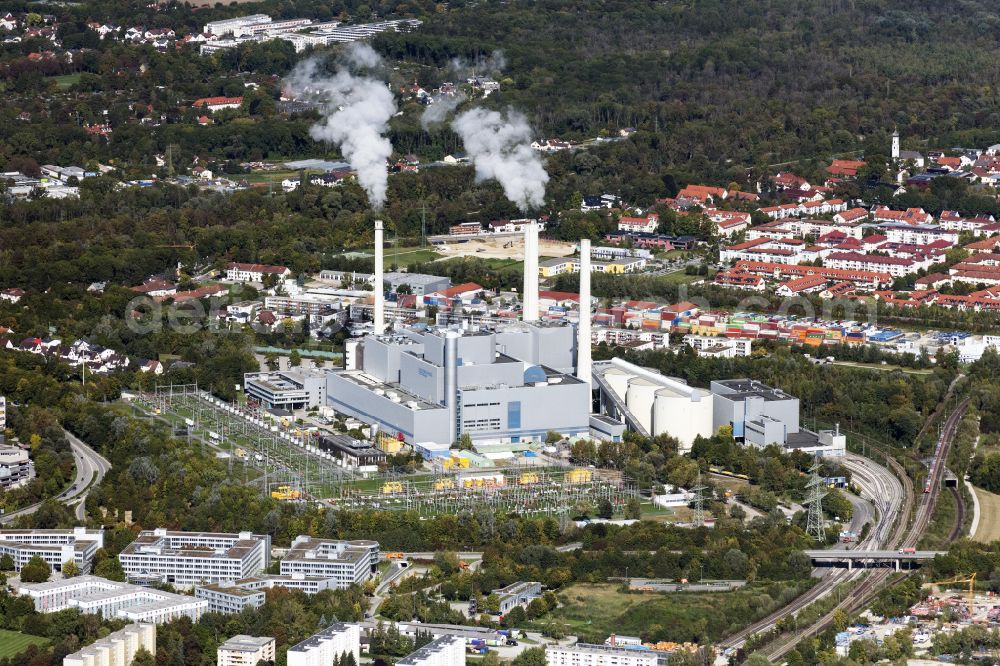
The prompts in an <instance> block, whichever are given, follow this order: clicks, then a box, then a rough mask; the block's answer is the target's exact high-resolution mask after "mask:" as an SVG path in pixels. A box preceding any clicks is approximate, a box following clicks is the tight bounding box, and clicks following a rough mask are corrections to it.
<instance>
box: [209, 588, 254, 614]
mask: <svg viewBox="0 0 1000 666" xmlns="http://www.w3.org/2000/svg"><path fill="white" fill-rule="evenodd" d="M194 596H195V597H196V598H198V599H204V600H205V601H207V602H208V612H209V613H223V614H225V615H236V614H237V613H241V612H242V611H243V609H244V608H260V607H261V606H263V605H264V602H265V601H266V595H265V593H264V590H251V589H247V588H244V587H240V586H238V585H199V586H198V587H196V588H194Z"/></svg>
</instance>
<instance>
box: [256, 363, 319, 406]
mask: <svg viewBox="0 0 1000 666" xmlns="http://www.w3.org/2000/svg"><path fill="white" fill-rule="evenodd" d="M243 387H244V389H245V390H246V395H247V398H248V399H253V400H256V401H258V402H259V403H260V404H261V405H263V406H264V407H265V408H267V409H287V410H289V411H291V410H295V409H309V408H310V407H319V406H320V405H322V404H323V392H324V390H325V388H326V373H322V372H307V371H305V370H283V371H275V372H248V373H247V374H245V375H243Z"/></svg>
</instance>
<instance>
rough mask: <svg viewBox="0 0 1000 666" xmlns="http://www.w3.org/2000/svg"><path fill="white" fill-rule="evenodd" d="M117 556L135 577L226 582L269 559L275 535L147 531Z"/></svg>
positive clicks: (184, 582) (249, 573) (195, 582)
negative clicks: (272, 537)
mask: <svg viewBox="0 0 1000 666" xmlns="http://www.w3.org/2000/svg"><path fill="white" fill-rule="evenodd" d="M118 559H119V560H120V561H121V563H122V568H123V569H124V570H125V575H126V576H127V577H128V579H129V580H132V581H150V580H154V581H160V582H164V583H171V584H173V585H178V586H193V585H198V584H202V583H224V582H229V581H234V580H240V579H241V578H247V577H249V576H252V575H254V574H256V573H259V572H261V571H263V570H265V569H267V567H268V565H270V563H271V537H270V536H268V535H266V534H264V535H261V534H251V533H250V532H240V533H238V534H228V533H219V532H175V531H171V530H166V529H163V528H157V529H155V530H144V531H142V532H140V533H139V536H137V537H136V539H135V541H133V542H132V543H130V544H129V545H128V546H126V547H125V550H123V551H122V552H121V553H120V554H119V555H118Z"/></svg>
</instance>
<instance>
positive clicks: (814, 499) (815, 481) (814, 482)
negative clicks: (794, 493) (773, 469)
mask: <svg viewBox="0 0 1000 666" xmlns="http://www.w3.org/2000/svg"><path fill="white" fill-rule="evenodd" d="M809 472H810V474H812V476H810V477H809V482H808V483H806V504H807V505H808V509H809V514H808V520H807V522H806V532H808V533H809V534H811V535H812V536H813V538H814V539H816V541H819V542H824V541H826V527H825V526H824V524H823V498H824V497H826V491H825V490H824V489H823V479H822V478H821V477H820V475H819V462H816V463H814V464H813V466H812V467H810V468H809Z"/></svg>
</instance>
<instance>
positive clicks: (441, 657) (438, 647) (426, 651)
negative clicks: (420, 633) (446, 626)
mask: <svg viewBox="0 0 1000 666" xmlns="http://www.w3.org/2000/svg"><path fill="white" fill-rule="evenodd" d="M396 666H465V640H463V639H462V638H461V637H459V636H442V637H440V638H435V639H434V640H433V641H431V642H430V643H428V644H427V645H425V646H423V647H421V648H417V649H416V650H414V651H413V652H411V653H410V654H408V655H406V656H405V657H403V658H402V659H400V660H399V661H397V662H396Z"/></svg>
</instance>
